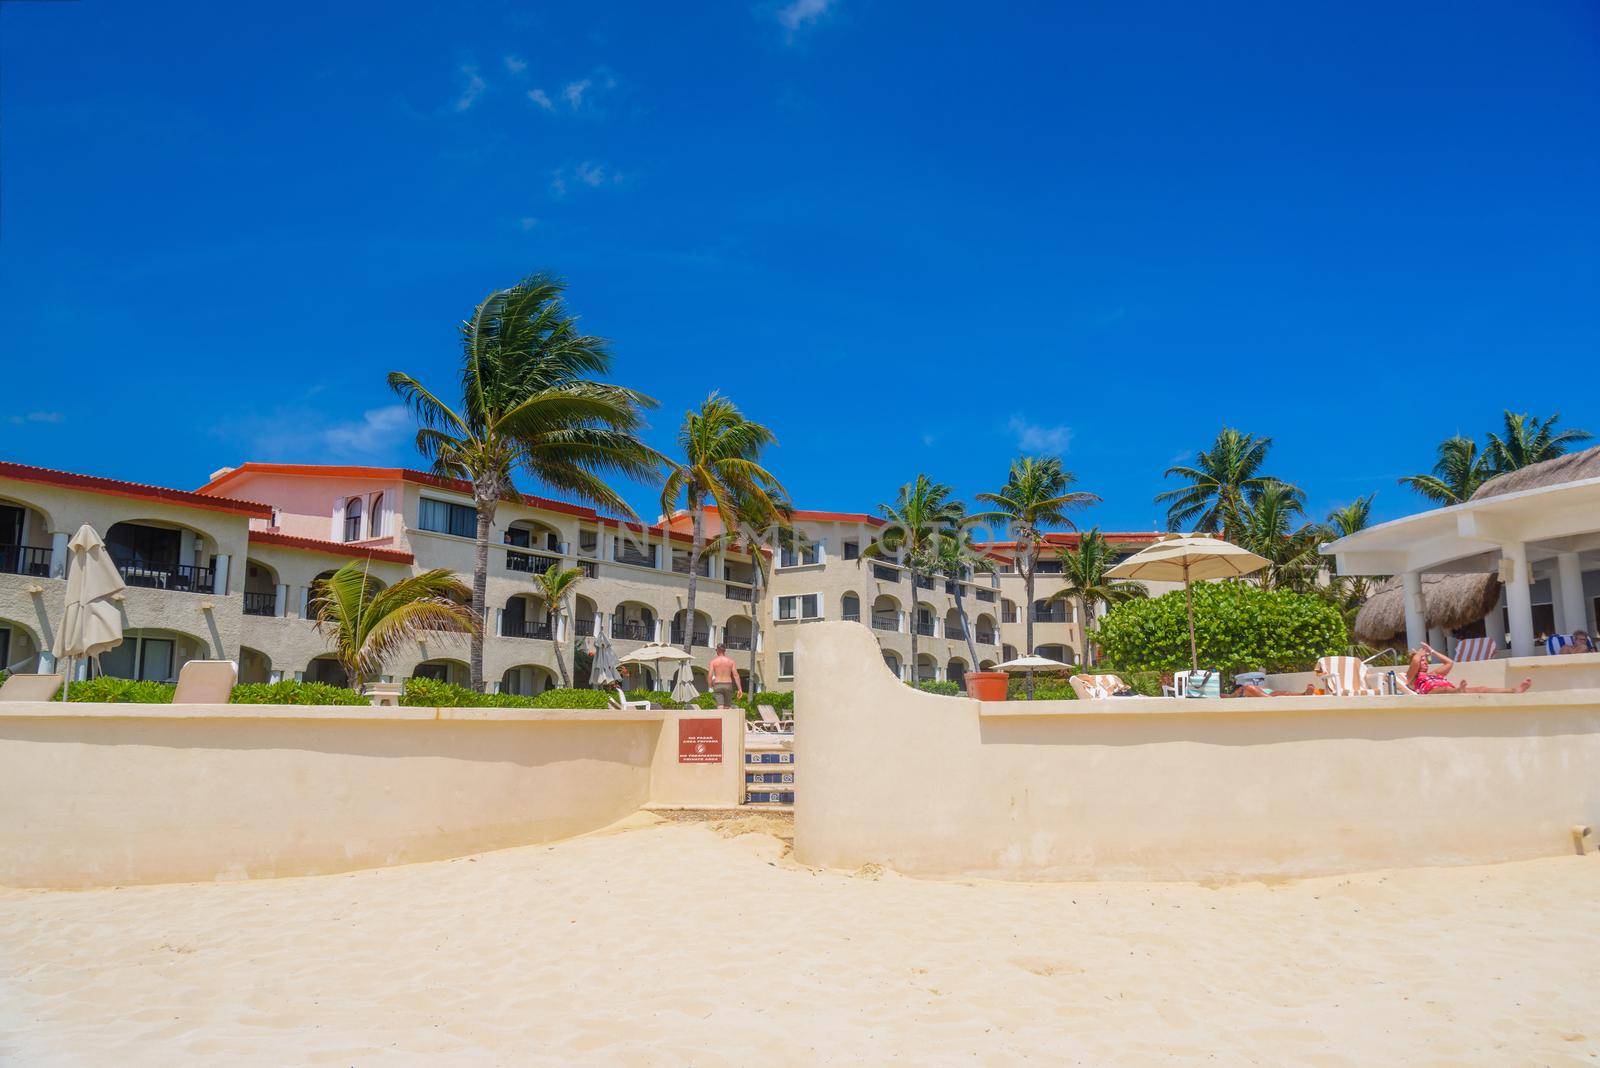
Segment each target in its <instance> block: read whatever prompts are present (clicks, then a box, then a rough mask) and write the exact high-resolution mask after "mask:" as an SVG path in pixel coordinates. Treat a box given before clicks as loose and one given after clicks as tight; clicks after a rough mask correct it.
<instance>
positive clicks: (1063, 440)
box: [1007, 415, 1072, 453]
mask: <svg viewBox="0 0 1600 1068" xmlns="http://www.w3.org/2000/svg"><path fill="white" fill-rule="evenodd" d="M1007 426H1008V427H1009V428H1010V430H1011V433H1012V434H1014V435H1016V439H1017V448H1019V449H1021V450H1022V451H1023V452H1040V453H1062V452H1066V451H1067V446H1068V445H1070V444H1071V443H1072V428H1071V427H1068V426H1041V425H1039V424H1038V423H1033V422H1029V421H1028V420H1027V419H1024V418H1023V417H1022V416H1020V415H1013V416H1012V417H1011V422H1010V423H1008V424H1007Z"/></svg>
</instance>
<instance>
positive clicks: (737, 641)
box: [722, 638, 750, 652]
mask: <svg viewBox="0 0 1600 1068" xmlns="http://www.w3.org/2000/svg"><path fill="white" fill-rule="evenodd" d="M722 644H723V645H725V646H727V647H728V651H729V652H734V651H741V652H749V650H750V639H749V638H724V639H722Z"/></svg>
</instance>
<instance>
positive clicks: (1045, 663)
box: [994, 653, 1072, 694]
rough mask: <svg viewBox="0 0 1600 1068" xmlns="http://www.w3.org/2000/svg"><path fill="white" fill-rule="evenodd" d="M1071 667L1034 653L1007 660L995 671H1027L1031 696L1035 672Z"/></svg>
mask: <svg viewBox="0 0 1600 1068" xmlns="http://www.w3.org/2000/svg"><path fill="white" fill-rule="evenodd" d="M1071 666H1072V665H1071V664H1063V663H1062V662H1061V661H1059V660H1051V659H1050V658H1049V657H1047V656H1035V655H1034V654H1033V653H1029V654H1028V655H1027V656H1019V657H1017V658H1016V659H1015V660H1007V661H1006V662H1005V663H1003V664H996V665H995V668H994V669H995V670H996V671H1026V672H1027V673H1028V686H1029V687H1030V689H1029V690H1028V692H1029V693H1030V694H1031V693H1032V692H1033V690H1032V689H1031V687H1032V686H1033V673H1034V672H1035V671H1065V670H1066V669H1067V668H1069V667H1071Z"/></svg>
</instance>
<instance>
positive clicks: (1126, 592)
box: [1051, 527, 1150, 665]
mask: <svg viewBox="0 0 1600 1068" xmlns="http://www.w3.org/2000/svg"><path fill="white" fill-rule="evenodd" d="M1056 559H1058V560H1060V561H1061V580H1062V586H1061V589H1060V590H1059V591H1057V592H1056V593H1054V594H1052V595H1051V596H1052V598H1053V599H1056V600H1066V601H1077V602H1078V618H1079V619H1081V620H1083V633H1084V635H1085V636H1087V635H1088V634H1089V632H1090V630H1092V629H1093V628H1094V620H1095V606H1096V605H1099V604H1104V605H1106V606H1107V607H1108V608H1109V607H1115V606H1116V605H1119V604H1122V603H1123V602H1124V601H1131V600H1133V599H1135V598H1137V597H1148V596H1149V592H1150V591H1149V590H1148V589H1147V588H1146V587H1145V585H1144V584H1143V583H1142V582H1119V581H1116V580H1114V579H1109V578H1107V577H1106V572H1107V571H1110V570H1111V569H1112V568H1113V567H1115V566H1116V564H1117V556H1116V553H1115V552H1114V551H1113V550H1112V548H1111V543H1110V542H1108V541H1106V536H1105V535H1104V534H1102V533H1100V528H1099V527H1090V528H1089V529H1088V530H1086V531H1085V532H1084V533H1083V536H1082V537H1080V538H1079V539H1078V544H1077V546H1076V547H1075V548H1070V549H1069V548H1067V547H1065V546H1063V547H1062V548H1060V549H1057V550H1056ZM1083 656H1084V663H1085V664H1089V665H1092V664H1093V663H1094V647H1093V643H1091V642H1089V641H1088V640H1087V637H1086V638H1085V641H1084V650H1083Z"/></svg>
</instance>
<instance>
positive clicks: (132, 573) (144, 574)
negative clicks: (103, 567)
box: [112, 557, 217, 593]
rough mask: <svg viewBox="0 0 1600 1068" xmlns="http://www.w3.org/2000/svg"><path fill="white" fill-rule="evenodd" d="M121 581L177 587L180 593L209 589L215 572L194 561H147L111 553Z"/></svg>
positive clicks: (148, 586)
mask: <svg viewBox="0 0 1600 1068" xmlns="http://www.w3.org/2000/svg"><path fill="white" fill-rule="evenodd" d="M112 562H113V563H115V564H116V565H117V571H118V572H120V573H121V575H122V581H123V582H126V583H127V584H128V585H130V586H142V587H144V588H145V589H151V590H177V591H179V592H182V593H210V592H211V591H212V589H213V587H215V586H216V584H217V573H216V572H215V571H214V570H212V569H211V568H209V567H197V566H195V565H194V564H149V563H145V562H143V561H140V560H129V559H121V560H118V559H117V558H116V557H112Z"/></svg>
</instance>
